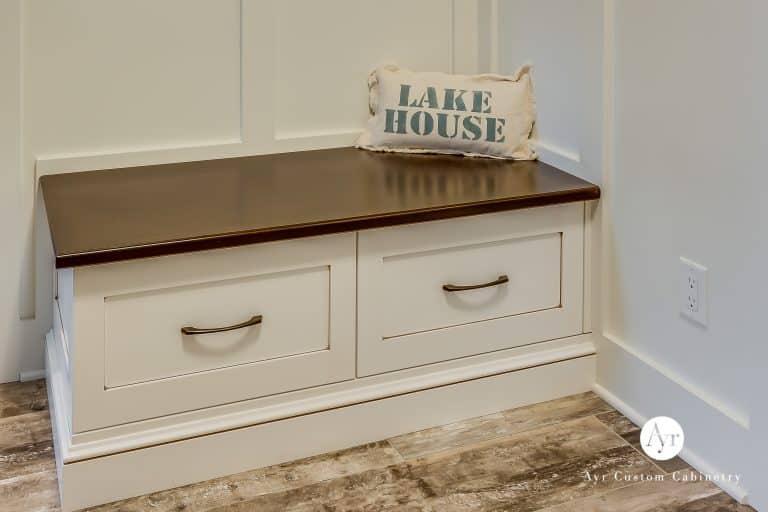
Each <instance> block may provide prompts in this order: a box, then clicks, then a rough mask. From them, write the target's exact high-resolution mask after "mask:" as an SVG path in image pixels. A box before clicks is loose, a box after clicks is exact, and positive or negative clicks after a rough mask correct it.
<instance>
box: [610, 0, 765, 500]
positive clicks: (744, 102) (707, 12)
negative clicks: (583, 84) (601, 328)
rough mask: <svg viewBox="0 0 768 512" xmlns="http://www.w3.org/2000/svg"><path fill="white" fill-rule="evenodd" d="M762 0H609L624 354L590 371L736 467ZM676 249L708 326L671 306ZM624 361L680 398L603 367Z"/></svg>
mask: <svg viewBox="0 0 768 512" xmlns="http://www.w3.org/2000/svg"><path fill="white" fill-rule="evenodd" d="M760 3H761V2H757V1H754V2H752V1H739V2H719V1H715V0H712V1H699V0H679V1H676V2H668V1H664V0H642V1H639V0H638V1H621V2H616V3H615V17H614V20H615V38H614V52H615V61H614V62H615V68H614V71H615V74H614V80H615V81H614V94H615V106H614V145H613V148H614V154H613V157H614V158H613V169H612V182H611V201H610V212H609V218H610V219H611V222H612V228H611V239H610V240H611V242H610V243H611V249H612V251H613V258H612V261H613V263H614V267H613V269H612V274H611V277H612V279H611V280H610V281H609V283H610V285H611V286H610V289H608V290H606V294H607V298H608V304H609V305H610V306H609V314H608V315H607V318H606V324H605V332H606V334H607V335H609V337H610V338H611V339H612V340H613V341H614V342H616V345H617V346H618V349H617V350H615V351H613V352H611V353H616V354H619V353H621V355H620V356H617V359H615V361H612V360H610V359H605V361H604V363H605V364H603V365H601V368H602V369H603V371H602V372H601V374H600V375H599V379H598V380H599V382H602V383H604V384H605V385H606V386H607V387H609V388H610V389H612V391H613V392H614V393H615V394H616V395H617V396H618V397H619V398H621V399H623V400H625V401H626V402H628V403H630V404H632V405H633V406H634V407H635V408H637V409H638V410H639V411H641V412H642V414H644V415H650V416H654V415H657V414H669V415H672V416H675V417H678V418H679V419H680V421H681V423H682V424H683V425H684V428H685V429H686V441H687V445H688V446H689V447H690V450H691V451H692V452H693V453H695V455H696V456H698V457H700V458H701V459H703V460H705V461H707V462H708V463H709V464H710V466H711V467H712V468H713V469H717V470H720V471H726V472H734V473H741V474H745V473H749V470H748V462H749V459H750V457H749V455H750V453H751V452H750V450H749V449H748V447H747V446H746V444H745V443H744V441H746V440H747V435H748V426H749V416H750V405H751V404H750V399H751V394H750V385H751V378H752V377H753V376H754V374H753V373H752V372H751V371H750V369H751V368H752V365H751V363H750V361H751V360H753V359H754V358H755V357H756V356H757V353H758V351H761V350H762V349H761V345H762V344H761V343H760V341H759V339H760V337H761V335H762V333H763V332H764V322H763V320H762V318H761V314H760V312H759V309H758V308H757V305H758V304H761V303H762V304H765V303H766V301H765V298H764V295H763V294H762V292H760V291H759V290H758V289H757V288H756V287H755V284H756V283H757V282H761V281H765V278H766V272H765V270H763V269H761V266H762V263H763V262H764V261H765V260H766V256H768V250H766V242H765V236H763V235H759V234H758V231H759V230H760V228H757V226H765V221H766V220H768V217H767V216H766V209H765V206H764V199H763V197H762V196H763V191H764V190H765V187H767V186H768V178H767V177H766V174H765V172H764V169H763V167H764V163H763V161H762V159H763V157H764V156H763V154H762V153H763V151H762V148H761V139H760V138H759V137H758V133H759V130H760V128H761V125H762V124H763V123H764V122H765V121H764V119H765V118H764V117H761V116H759V115H757V114H758V110H760V109H762V110H763V111H764V110H765V102H766V99H765V96H764V90H765V85H766V78H768V75H766V74H765V68H764V65H761V64H760V61H761V60H762V59H763V57H762V56H760V54H759V51H758V49H760V48H765V43H766V39H765V36H763V41H762V42H760V41H757V40H756V39H755V38H756V36H757V32H755V31H756V30H757V28H756V26H755V25H754V22H753V20H754V19H756V17H755V14H756V13H755V12H754V9H758V8H759V9H762V10H763V11H764V10H765V9H764V7H760V6H759V4H760ZM760 30H762V29H760ZM764 143H765V140H764V139H763V140H762V145H763V146H764ZM761 221H762V222H761ZM755 228H757V230H756V229H755ZM680 256H684V257H686V258H689V259H692V260H694V261H697V262H699V263H701V264H703V265H704V266H706V267H708V268H709V294H708V297H707V300H708V306H709V326H708V327H706V328H702V327H700V326H697V325H695V324H693V323H691V322H689V321H687V320H686V319H684V318H682V317H681V316H680V314H679V269H678V267H679V263H678V261H679V257H680ZM763 353H764V350H763ZM622 358H626V359H627V360H634V361H641V360H644V361H645V362H646V363H649V364H650V366H652V367H653V368H655V369H656V370H657V371H658V372H659V373H660V374H663V375H666V376H667V377H671V381H672V382H671V383H672V384H676V385H677V386H679V387H682V388H683V389H685V390H686V391H687V393H684V394H680V396H679V397H678V398H676V399H675V398H673V396H674V394H673V393H671V392H668V389H669V388H670V383H665V382H664V381H663V379H658V381H657V380H655V379H652V378H650V377H648V378H645V379H641V378H639V379H632V378H631V376H632V374H628V373H626V372H625V371H624V369H625V368H626V366H621V368H622V372H621V375H618V376H617V375H616V371H615V370H614V369H613V368H611V366H614V363H615V362H618V361H621V360H622ZM628 364H633V363H628ZM696 404H706V405H707V407H700V406H698V405H696ZM746 476H747V478H749V477H750V476H752V477H753V480H752V481H753V482H755V480H754V476H756V475H748V474H747V475H746ZM745 485H746V488H747V489H748V488H750V487H752V488H755V486H754V485H752V486H750V485H749V484H748V483H747V484H745ZM742 491H743V490H742ZM736 492H739V491H736Z"/></svg>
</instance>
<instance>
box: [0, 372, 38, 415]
mask: <svg viewBox="0 0 768 512" xmlns="http://www.w3.org/2000/svg"><path fill="white" fill-rule="evenodd" d="M47 408H48V395H47V393H46V390H45V380H42V379H41V380H34V381H30V382H9V383H7V384H0V418H8V417H10V416H18V415H20V414H26V413H29V412H33V411H42V410H45V409H47Z"/></svg>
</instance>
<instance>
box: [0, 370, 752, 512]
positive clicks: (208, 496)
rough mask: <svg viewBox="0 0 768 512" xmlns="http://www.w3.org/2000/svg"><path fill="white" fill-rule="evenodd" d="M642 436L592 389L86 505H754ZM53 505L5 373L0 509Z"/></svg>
mask: <svg viewBox="0 0 768 512" xmlns="http://www.w3.org/2000/svg"><path fill="white" fill-rule="evenodd" d="M638 443H639V429H638V427H637V426H636V425H633V424H632V423H631V422H630V421H629V420H627V419H626V418H625V417H624V416H622V415H621V414H620V413H618V412H617V411H615V410H614V409H612V408H611V407H610V406H609V405H608V404H606V403H605V402H603V401H602V400H601V399H600V398H598V397H597V396H595V395H594V394H592V393H585V394H581V395H574V396H571V397H567V398H563V399H560V400H554V401H551V402H546V403H542V404H536V405H532V406H528V407H523V408H520V409H514V410H510V411H505V412H501V413H498V414H492V415H490V416H485V417H482V418H474V419H471V420H467V421H463V422H460V423H455V424H452V425H445V426H441V427H436V428H432V429H428V430H423V431H421V432H415V433H412V434H406V435H402V436H398V437H395V438H392V439H388V440H384V441H381V442H377V443H371V444H368V445H364V446H358V447H356V448H351V449H349V450H343V451H341V452H336V453H331V454H326V455H321V456H317V457H311V458H309V459H305V460H301V461H297V462H291V463H287V464H281V465H278V466H273V467H269V468H264V469H257V470H254V471H249V472H247V473H241V474H239V475H234V476H230V477H226V478H219V479H216V480H211V481H208V482H202V483H199V484H193V485H188V486H185V487H180V488H177V489H172V490H168V491H162V492H157V493H153V494H150V495H147V496H141V497H138V498H132V499H129V500H125V501H121V502H116V503H111V504H109V505H103V506H100V507H96V508H94V509H91V510H94V511H148V510H149V511H156V512H170V511H217V512H223V511H259V512H268V511H280V512H283V511H300V512H314V511H318V512H319V511H325V512H329V511H334V512H346V511H348V512H353V511H354V512H357V511H371V512H373V511H434V512H438V511H439V512H451V511H514V512H526V511H545V512H581V511H585V512H586V511H599V512H609V511H621V512H644V511H657V512H658V511H662V512H667V511H684V512H715V511H717V512H726V511H740V512H746V511H752V509H751V508H749V507H746V506H742V505H738V504H737V503H736V502H734V501H733V500H732V499H731V498H730V497H728V496H727V495H726V494H724V493H723V492H722V491H720V490H719V489H718V488H717V487H715V486H714V485H713V484H711V483H709V482H706V481H694V482H690V481H689V482H681V481H675V479H674V478H673V477H672V476H673V475H675V474H677V475H678V476H682V475H694V476H696V475H697V473H695V472H694V471H693V470H692V469H691V468H690V467H688V465H687V464H686V463H685V462H684V461H682V460H680V459H673V460H671V461H667V462H664V463H657V462H654V461H652V460H651V459H648V458H647V457H646V456H645V455H644V454H643V453H642V450H639V446H638ZM675 472H677V473H675ZM615 474H618V475H620V478H619V479H616V478H614V475H615ZM587 475H589V476H590V477H589V478H588V476H587ZM602 475H606V476H607V478H605V479H603V478H602ZM651 478H653V479H651ZM57 509H58V497H57V490H56V475H55V469H54V461H53V447H52V443H51V427H50V419H49V416H48V411H47V399H46V395H45V385H44V382H43V381H35V382H27V383H23V384H20V383H12V384H2V385H0V510H2V511H3V512H16V511H24V512H29V511H54V510H57Z"/></svg>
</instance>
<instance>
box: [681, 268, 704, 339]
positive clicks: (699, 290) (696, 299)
mask: <svg viewBox="0 0 768 512" xmlns="http://www.w3.org/2000/svg"><path fill="white" fill-rule="evenodd" d="M680 314H682V315H683V316H684V317H686V318H688V319H690V320H693V321H694V322H696V323H697V324H700V325H703V326H706V325H707V320H708V315H707V267H705V266H703V265H700V264H698V263H696V262H695V261H691V260H689V259H686V258H680Z"/></svg>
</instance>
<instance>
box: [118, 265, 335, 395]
mask: <svg viewBox="0 0 768 512" xmlns="http://www.w3.org/2000/svg"><path fill="white" fill-rule="evenodd" d="M330 273H331V272H330V268H329V267H328V266H327V265H325V266H320V267H314V268H302V269H298V270H290V271H286V272H276V273H266V274H256V275H252V276H246V277H242V278H237V279H231V280H225V281H213V282H206V283H200V284H194V285H188V286H180V287H173V288H164V289H161V290H149V291H143V292H138V293H127V294H120V295H112V296H109V297H106V298H105V307H104V315H105V325H104V327H105V344H106V347H105V365H106V372H105V385H106V387H107V388H114V387H119V386H126V385H130V384H136V383H140V382H148V381H152V380H157V379H164V378H169V377H176V376H182V375H188V374H192V373H196V372H202V371H207V370H215V369H218V368H226V367H230V366H236V365H242V364H248V363H254V362H258V361H266V360H276V359H280V358H285V357H289V356H293V355H297V354H309V353H312V352H319V351H324V350H328V348H329V347H330V340H329V336H328V335H329V328H328V327H329V323H328V316H329V315H328V314H329V311H330V304H329V300H328V299H329V294H330ZM238 325H241V326H242V327H240V328H233V327H237V326H238ZM182 327H185V328H188V327H194V328H198V329H200V328H203V329H209V330H212V331H214V332H206V331H205V330H202V331H200V330H198V331H189V330H188V331H187V332H188V334H184V333H182ZM221 328H231V329H232V330H228V331H223V332H216V331H218V329H221ZM195 332H200V334H195ZM285 384H286V388H290V383H289V382H286V383H285Z"/></svg>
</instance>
